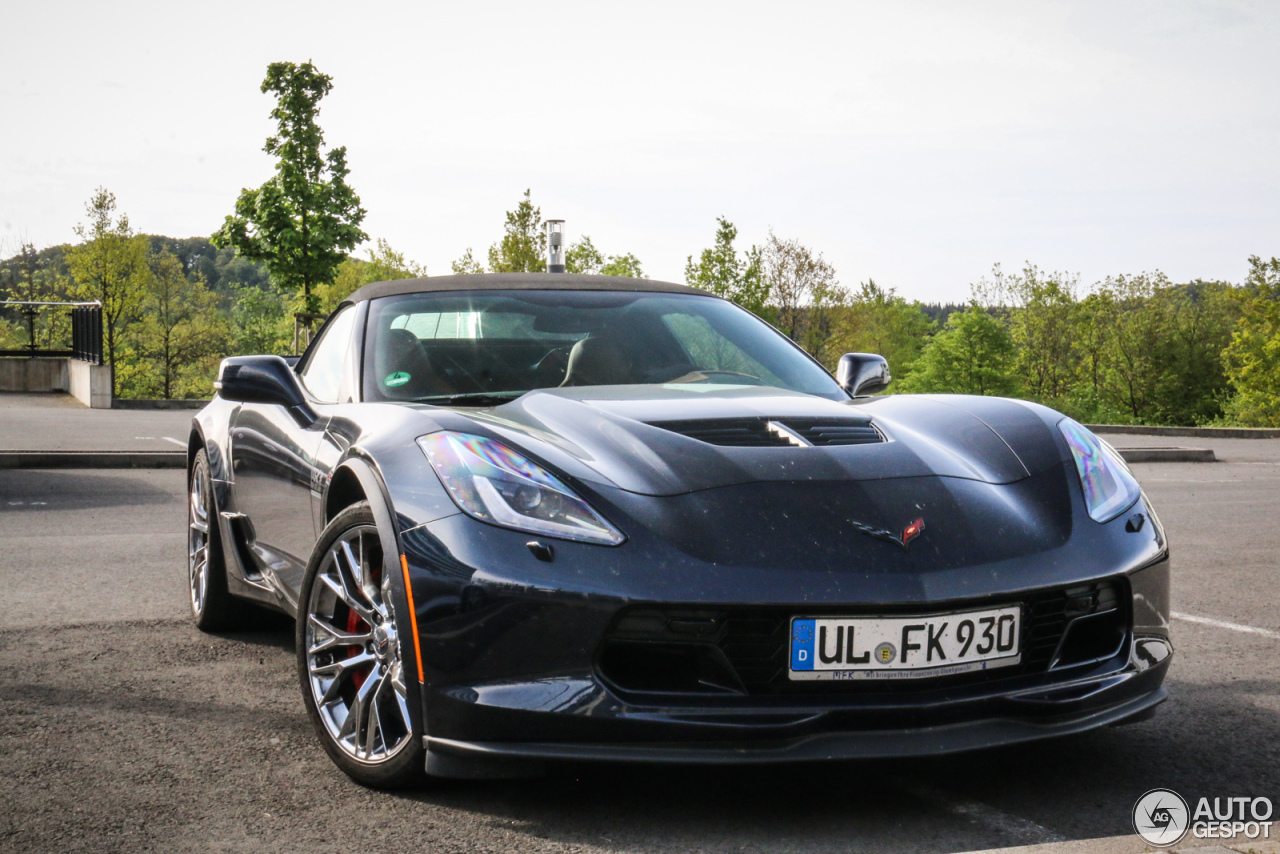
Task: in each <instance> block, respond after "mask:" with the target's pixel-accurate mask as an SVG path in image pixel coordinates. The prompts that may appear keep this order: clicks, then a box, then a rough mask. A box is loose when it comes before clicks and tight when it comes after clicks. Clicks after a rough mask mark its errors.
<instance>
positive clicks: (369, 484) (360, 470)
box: [324, 449, 427, 738]
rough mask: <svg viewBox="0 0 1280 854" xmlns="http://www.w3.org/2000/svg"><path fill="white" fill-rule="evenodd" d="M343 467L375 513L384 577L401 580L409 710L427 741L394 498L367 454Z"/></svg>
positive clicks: (398, 592) (414, 620) (352, 455)
mask: <svg viewBox="0 0 1280 854" xmlns="http://www.w3.org/2000/svg"><path fill="white" fill-rule="evenodd" d="M344 468H345V469H348V470H350V471H351V473H352V474H354V475H355V476H356V479H357V480H359V482H360V489H361V491H362V492H364V495H365V500H367V501H368V502H369V508H370V509H371V510H372V511H373V520H374V524H375V525H377V528H378V538H379V539H380V540H381V541H382V571H383V573H391V575H389V576H388V575H385V574H384V576H383V577H384V578H388V577H389V578H399V579H401V581H400V583H399V584H393V585H392V590H393V591H395V593H394V595H395V597H396V601H395V607H396V612H397V613H399V614H405V615H407V616H408V617H409V629H410V632H409V633H410V634H411V635H412V643H411V644H403V645H402V646H401V655H403V656H404V657H405V659H406V662H405V663H406V665H408V664H409V662H408V660H407V659H408V658H409V656H410V653H411V652H412V656H413V666H412V667H411V668H410V669H409V678H406V679H405V685H406V687H407V688H408V690H409V691H410V692H411V693H416V694H417V696H416V697H413V696H411V697H410V701H411V702H410V703H409V707H410V708H411V709H414V708H416V709H418V710H420V714H421V718H420V720H421V730H422V733H423V737H424V738H425V736H426V732H427V709H426V689H425V680H424V677H423V661H422V649H421V647H420V645H419V644H420V642H419V639H418V633H417V627H418V616H417V612H416V607H415V604H414V600H413V590H412V588H411V586H410V585H411V581H410V578H409V570H408V566H407V564H403V563H402V562H401V551H400V531H399V528H398V526H397V525H396V521H395V513H394V511H393V508H392V504H391V496H390V495H388V493H387V487H386V482H385V481H384V480H383V478H382V473H381V472H380V471H379V470H378V466H377V463H376V462H374V460H373V459H372V458H370V457H369V456H367V455H366V454H365V453H363V452H361V451H359V450H357V449H352V450H351V451H350V452H349V453H348V455H347V456H346V457H345V458H344V459H343V460H342V461H341V462H339V463H338V465H336V466H334V469H333V471H334V473H337V472H338V471H339V470H341V469H344ZM329 482H330V483H332V482H333V479H332V478H330V479H329ZM328 495H329V490H328V487H326V488H325V494H324V498H325V499H327V498H328ZM402 625H403V624H402ZM415 675H416V676H417V677H418V678H417V679H414V678H412V676H415Z"/></svg>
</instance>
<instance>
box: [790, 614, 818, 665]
mask: <svg viewBox="0 0 1280 854" xmlns="http://www.w3.org/2000/svg"><path fill="white" fill-rule="evenodd" d="M813 623H814V621H813V620H792V621H791V669H792V670H812V669H813V647H814V628H813Z"/></svg>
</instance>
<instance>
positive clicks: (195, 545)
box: [187, 465, 213, 617]
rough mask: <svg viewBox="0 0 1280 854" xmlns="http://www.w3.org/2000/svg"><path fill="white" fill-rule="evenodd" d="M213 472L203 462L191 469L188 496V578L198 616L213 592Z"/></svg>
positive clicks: (192, 608)
mask: <svg viewBox="0 0 1280 854" xmlns="http://www.w3.org/2000/svg"><path fill="white" fill-rule="evenodd" d="M211 491H212V490H210V488H209V471H208V469H206V468H205V467H204V466H203V465H196V466H195V468H193V469H192V470H191V493H190V495H189V496H188V499H187V506H188V512H187V515H188V520H189V521H188V524H187V577H188V583H189V586H190V588H191V610H192V611H193V612H194V613H195V615H196V616H197V617H199V616H200V614H201V613H203V612H204V606H205V600H206V598H207V597H208V595H209V526H210V525H211V524H213V518H212V513H211V512H210V509H211V508H210V502H209V495H210V493H211Z"/></svg>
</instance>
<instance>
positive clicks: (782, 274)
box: [760, 229, 848, 360]
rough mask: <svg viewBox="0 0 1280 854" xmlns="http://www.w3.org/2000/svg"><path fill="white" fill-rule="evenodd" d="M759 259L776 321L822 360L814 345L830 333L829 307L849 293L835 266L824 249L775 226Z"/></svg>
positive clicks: (775, 322) (788, 333)
mask: <svg viewBox="0 0 1280 854" xmlns="http://www.w3.org/2000/svg"><path fill="white" fill-rule="evenodd" d="M760 260H761V264H762V266H763V274H764V280H765V282H766V283H767V284H768V288H769V298H768V303H767V304H768V306H769V309H770V310H771V313H772V315H773V317H772V320H773V322H774V325H776V326H777V327H778V329H780V330H781V331H782V333H783V334H784V335H786V336H787V337H788V338H790V339H791V340H792V341H795V342H796V343H797V344H800V345H801V346H804V347H805V348H806V349H808V350H809V352H810V353H813V355H814V356H815V357H816V358H818V359H819V360H822V356H821V355H820V354H819V353H816V352H814V348H815V347H820V345H821V344H822V343H824V342H825V341H827V340H829V339H830V337H831V329H830V313H831V312H830V309H831V308H832V307H833V306H838V305H842V304H843V303H845V302H847V297H848V294H847V293H846V292H845V289H844V288H842V287H841V286H840V282H839V281H838V280H837V279H836V268H835V267H833V266H832V265H831V263H830V262H828V261H827V260H826V259H825V258H823V257H822V253H821V252H815V251H814V250H812V249H810V248H809V247H808V246H805V245H804V244H803V243H801V242H800V241H799V240H793V239H783V238H780V237H778V235H776V234H774V233H773V230H772V229H770V230H769V240H768V241H767V242H766V243H765V245H764V249H763V250H762V251H761V256H760Z"/></svg>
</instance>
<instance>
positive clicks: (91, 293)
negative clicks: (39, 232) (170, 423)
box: [67, 187, 151, 394]
mask: <svg viewBox="0 0 1280 854" xmlns="http://www.w3.org/2000/svg"><path fill="white" fill-rule="evenodd" d="M85 209H86V211H87V212H88V214H89V222H88V224H87V225H78V226H76V234H77V235H79V236H80V238H81V239H82V240H83V241H84V242H83V243H81V244H80V245H78V246H73V247H71V248H70V249H68V250H67V267H68V268H69V269H70V271H71V277H72V279H73V281H74V282H75V286H74V294H75V296H76V298H77V299H81V300H85V301H89V300H97V301H98V302H100V303H102V326H103V335H104V337H105V339H106V340H105V341H104V342H103V343H104V344H105V345H106V351H107V352H106V357H107V361H108V362H109V363H110V364H111V368H112V386H111V390H112V394H115V393H116V392H117V391H118V385H117V381H116V377H115V367H116V347H117V344H118V343H119V342H120V337H121V334H122V333H123V331H124V328H125V327H126V326H127V325H128V323H129V321H130V320H132V319H133V318H134V316H135V315H136V314H137V312H138V307H139V305H140V303H141V300H142V294H143V291H144V289H145V287H146V284H147V279H148V278H149V277H150V275H151V271H150V269H149V268H148V266H147V250H148V248H149V245H150V244H149V242H148V240H147V238H146V236H144V235H138V234H135V233H134V232H133V229H131V228H130V227H129V218H128V217H127V216H126V215H124V214H120V216H119V217H116V215H115V210H116V197H115V195H114V194H113V193H111V192H109V191H108V190H107V189H106V188H105V187H99V188H98V190H97V191H96V192H95V193H94V194H93V197H92V198H91V199H90V200H89V202H88V203H87V204H86V205H85Z"/></svg>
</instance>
